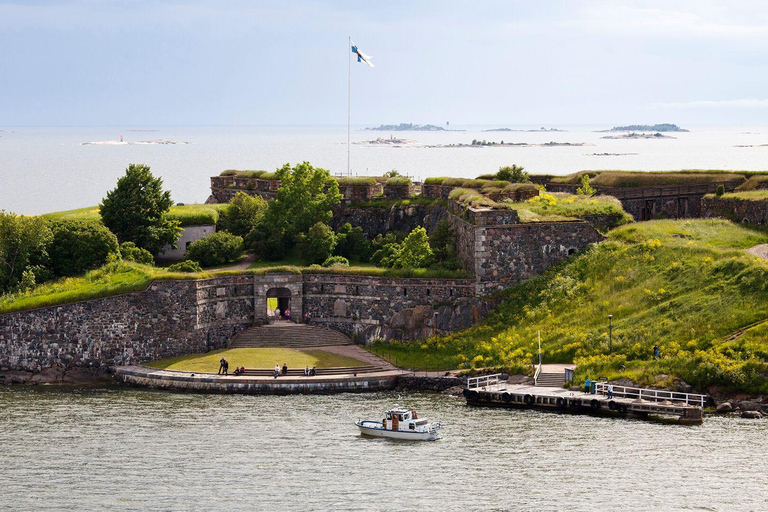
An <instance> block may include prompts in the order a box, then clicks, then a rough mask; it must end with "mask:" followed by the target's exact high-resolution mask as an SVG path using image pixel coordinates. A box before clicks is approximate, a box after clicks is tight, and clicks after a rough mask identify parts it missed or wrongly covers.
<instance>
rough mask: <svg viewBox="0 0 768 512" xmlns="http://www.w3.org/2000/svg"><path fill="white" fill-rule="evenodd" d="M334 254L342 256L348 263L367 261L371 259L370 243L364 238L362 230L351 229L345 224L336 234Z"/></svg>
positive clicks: (349, 225)
mask: <svg viewBox="0 0 768 512" xmlns="http://www.w3.org/2000/svg"><path fill="white" fill-rule="evenodd" d="M334 254H337V255H339V256H344V257H345V258H347V259H348V260H350V261H363V262H364V261H368V260H369V259H370V257H371V242H370V240H368V239H367V238H366V237H365V233H363V228H361V227H360V226H355V227H352V224H350V223H349V222H347V223H346V224H344V225H343V226H341V228H339V231H337V232H336V249H335V250H334Z"/></svg>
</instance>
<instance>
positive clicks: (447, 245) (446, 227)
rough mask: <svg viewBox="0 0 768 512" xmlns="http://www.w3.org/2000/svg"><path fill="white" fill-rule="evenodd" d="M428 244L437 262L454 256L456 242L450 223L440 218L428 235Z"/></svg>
mask: <svg viewBox="0 0 768 512" xmlns="http://www.w3.org/2000/svg"><path fill="white" fill-rule="evenodd" d="M429 246H430V247H431V248H432V253H433V254H434V256H435V260H436V261H438V262H442V261H446V260H450V259H453V258H455V257H456V242H455V240H454V234H453V230H452V229H451V223H450V222H448V221H447V220H441V221H440V222H438V223H437V225H436V226H435V229H433V230H432V233H431V234H430V235H429Z"/></svg>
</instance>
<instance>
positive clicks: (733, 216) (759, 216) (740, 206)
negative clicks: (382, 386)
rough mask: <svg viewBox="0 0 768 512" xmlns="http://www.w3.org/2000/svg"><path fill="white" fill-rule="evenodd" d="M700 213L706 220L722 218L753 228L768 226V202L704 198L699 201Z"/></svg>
mask: <svg viewBox="0 0 768 512" xmlns="http://www.w3.org/2000/svg"><path fill="white" fill-rule="evenodd" d="M701 211H702V216H703V217H706V218H712V217H722V218H725V219H729V220H732V221H733V222H740V223H743V224H751V225H753V226H765V225H768V200H766V201H749V200H746V199H736V198H728V199H723V198H720V197H714V196H713V197H704V198H703V199H702V201H701Z"/></svg>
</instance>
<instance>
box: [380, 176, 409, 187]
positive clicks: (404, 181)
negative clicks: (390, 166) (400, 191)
mask: <svg viewBox="0 0 768 512" xmlns="http://www.w3.org/2000/svg"><path fill="white" fill-rule="evenodd" d="M410 184H411V178H406V177H405V176H393V177H391V178H389V179H388V180H387V182H386V183H385V185H386V186H388V187H403V186H406V185H410Z"/></svg>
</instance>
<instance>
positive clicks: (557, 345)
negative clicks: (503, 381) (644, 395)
mask: <svg viewBox="0 0 768 512" xmlns="http://www.w3.org/2000/svg"><path fill="white" fill-rule="evenodd" d="M766 242H768V235H766V234H765V233H762V232H756V231H751V230H748V229H745V228H743V227H740V226H737V225H734V224H731V223H728V222H726V221H722V220H690V221H652V222H647V223H641V224H632V225H628V226H623V227H621V228H618V229H616V230H614V231H612V232H611V233H610V234H609V238H608V240H606V241H605V242H602V243H600V244H598V245H596V246H594V247H593V248H592V249H591V250H588V251H586V252H585V253H583V254H581V255H579V256H576V257H574V258H572V259H570V260H569V261H568V262H566V263H565V264H562V265H560V266H558V267H556V268H554V269H551V270H549V271H548V272H546V273H545V274H543V275H541V276H538V277H536V278H534V279H532V280H530V281H528V282H526V283H523V284H522V285H520V286H517V287H515V288H514V289H512V290H510V291H508V292H507V293H506V294H505V295H506V300H505V302H504V303H503V305H502V306H501V307H500V308H499V309H498V311H497V312H495V313H494V314H492V315H490V316H489V317H488V318H487V319H486V320H485V321H484V322H482V323H481V324H479V325H477V326H475V327H473V328H470V329H468V330H466V331H462V332H459V333H455V334H452V335H450V336H445V337H436V338H432V339H429V340H426V341H424V342H422V343H421V344H406V343H392V344H380V345H379V346H377V347H376V348H377V350H378V349H381V350H382V351H384V352H389V353H390V354H391V355H392V356H397V358H398V361H400V362H403V364H404V365H406V366H408V365H413V364H415V365H419V364H423V362H424V361H425V360H426V358H427V357H428V358H429V361H430V363H429V364H436V363H439V364H440V365H444V366H454V367H459V368H471V367H487V366H504V367H507V368H509V369H511V370H513V371H528V370H529V369H530V365H531V363H532V362H533V361H534V359H535V354H536V347H537V342H536V340H537V332H538V331H541V336H542V347H543V352H544V361H545V362H576V363H577V364H578V365H579V366H578V370H577V378H578V379H583V378H584V377H586V376H591V377H592V378H595V377H598V376H605V377H608V378H622V377H623V378H630V379H632V380H634V381H636V382H638V383H640V384H643V385H650V384H655V385H662V386H663V385H670V384H671V383H672V381H674V380H675V379H677V378H681V379H683V380H685V381H686V382H688V383H690V384H693V385H694V386H696V387H697V388H699V389H704V388H706V387H708V386H721V387H723V388H728V389H731V390H743V391H749V392H754V393H760V392H768V385H767V384H766V379H765V377H764V376H761V373H763V374H764V372H766V354H767V353H768V327H766V326H765V325H763V326H760V327H756V328H754V329H751V330H748V331H747V333H746V334H745V335H744V336H743V337H741V338H738V339H737V340H735V341H725V340H724V338H725V337H726V336H727V335H728V334H729V333H732V332H734V331H736V330H738V329H740V328H742V327H744V326H747V325H749V324H752V323H754V322H758V321H760V320H763V319H767V318H768V262H766V261H763V260H759V259H758V258H756V257H753V256H750V255H748V254H746V253H744V251H743V249H744V248H747V247H750V246H752V245H755V244H759V243H766ZM609 314H612V315H613V342H612V349H613V350H612V352H610V347H609V337H608V315H609ZM655 344H658V345H659V346H660V347H661V353H662V359H661V360H660V361H654V360H653V357H652V347H653V345H655ZM609 352H610V353H609Z"/></svg>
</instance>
